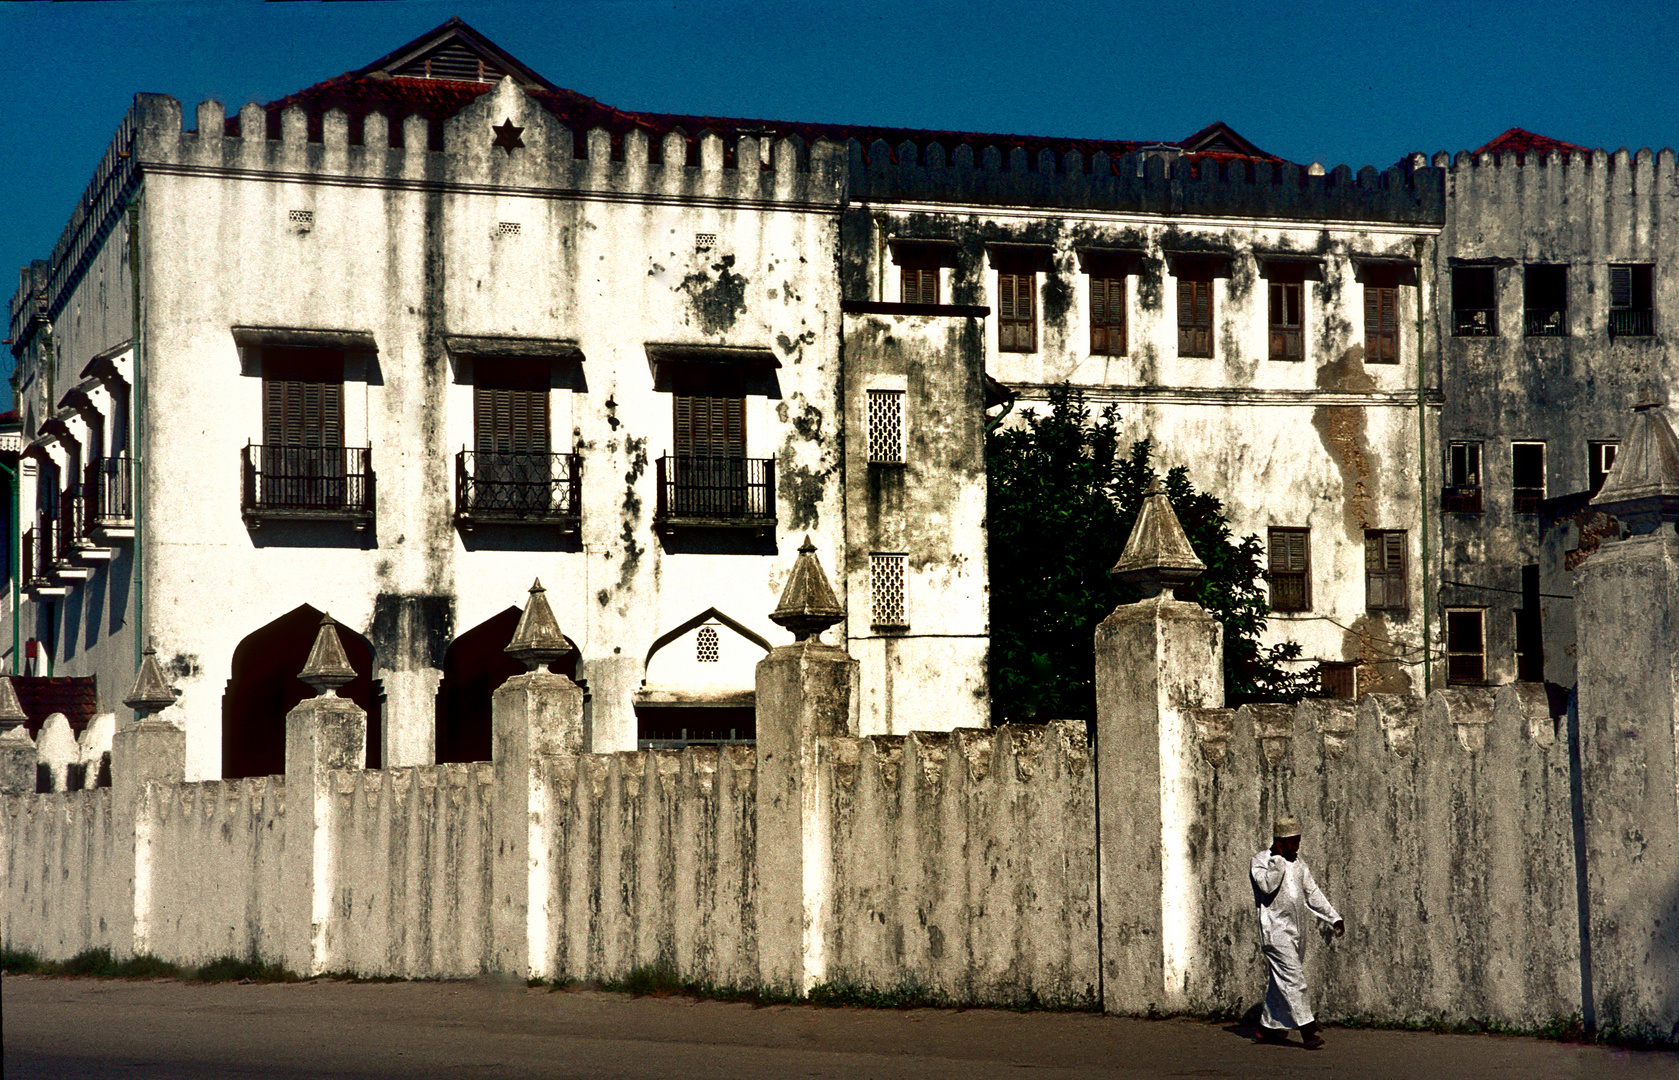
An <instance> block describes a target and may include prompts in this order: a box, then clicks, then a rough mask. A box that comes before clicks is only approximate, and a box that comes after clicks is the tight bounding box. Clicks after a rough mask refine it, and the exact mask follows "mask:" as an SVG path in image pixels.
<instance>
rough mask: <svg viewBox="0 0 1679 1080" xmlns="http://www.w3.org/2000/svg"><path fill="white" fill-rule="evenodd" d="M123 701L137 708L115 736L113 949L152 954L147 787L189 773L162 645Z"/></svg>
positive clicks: (143, 663) (149, 654)
mask: <svg viewBox="0 0 1679 1080" xmlns="http://www.w3.org/2000/svg"><path fill="white" fill-rule="evenodd" d="M122 703H123V704H124V705H127V706H128V707H129V708H130V709H133V710H134V722H133V723H130V724H126V725H123V726H121V727H118V728H117V731H116V733H115V734H114V735H112V736H111V818H112V822H111V824H112V835H114V836H116V837H118V838H119V841H118V847H119V850H118V856H117V857H118V860H119V862H120V864H121V865H120V866H119V867H118V872H117V874H116V875H115V876H116V879H117V880H118V881H119V882H120V883H121V884H120V885H119V886H118V888H119V889H120V890H121V891H122V893H123V895H122V896H121V897H120V898H119V897H112V898H111V903H110V905H109V909H110V910H111V911H112V912H113V916H112V917H113V919H114V920H115V922H116V925H114V926H112V927H111V942H112V949H111V951H112V953H113V954H119V959H120V958H122V957H123V956H132V955H134V954H136V953H148V952H151V907H152V889H151V881H152V819H151V811H150V804H149V802H148V800H147V798H146V789H147V787H148V786H149V785H152V784H179V783H183V782H185V780H186V775H187V733H186V727H185V725H184V724H183V723H181V720H182V719H184V717H182V716H181V708H180V706H179V705H177V704H175V691H174V689H173V688H171V687H170V685H169V684H168V682H166V681H165V680H164V677H163V668H162V667H161V666H160V665H159V664H158V662H157V650H156V649H154V648H151V647H150V646H148V647H147V649H146V651H145V654H144V655H143V656H142V657H141V660H140V670H139V671H137V672H135V675H134V685H133V686H132V687H130V688H129V691H128V694H127V696H126V697H124V698H123V701H122Z"/></svg>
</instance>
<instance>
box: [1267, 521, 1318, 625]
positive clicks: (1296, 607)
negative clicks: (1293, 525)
mask: <svg viewBox="0 0 1679 1080" xmlns="http://www.w3.org/2000/svg"><path fill="white" fill-rule="evenodd" d="M1311 535H1312V534H1311V530H1310V529H1272V530H1271V531H1270V536H1269V541H1270V542H1269V545H1268V547H1269V559H1268V563H1269V565H1268V567H1267V570H1268V573H1267V577H1269V578H1270V581H1271V610H1273V611H1309V610H1311V607H1312V574H1311V542H1310V541H1311Z"/></svg>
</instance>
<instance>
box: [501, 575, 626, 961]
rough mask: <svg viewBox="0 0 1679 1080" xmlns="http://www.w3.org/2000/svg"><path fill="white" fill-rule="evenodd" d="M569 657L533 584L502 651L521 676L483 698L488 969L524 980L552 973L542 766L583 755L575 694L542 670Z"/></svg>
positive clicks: (573, 687)
mask: <svg viewBox="0 0 1679 1080" xmlns="http://www.w3.org/2000/svg"><path fill="white" fill-rule="evenodd" d="M570 651H571V646H570V645H569V644H567V643H566V639H565V635H564V634H562V633H561V632H560V625H559V623H558V622H557V621H556V620H555V618H554V612H553V609H552V608H550V607H549V606H548V597H547V595H546V590H544V589H543V588H542V582H540V581H538V582H536V583H534V584H533V585H532V586H531V588H530V599H529V600H527V601H526V603H525V610H524V613H523V614H522V615H520V616H519V625H518V626H517V627H515V628H514V630H513V639H512V640H511V641H509V642H508V643H507V648H506V652H507V654H508V655H509V656H511V657H513V658H514V659H515V660H518V661H520V662H521V663H523V664H524V665H525V667H526V671H525V673H524V674H523V675H515V676H513V677H512V678H511V679H508V680H507V681H506V682H504V683H502V684H501V686H500V687H499V688H498V689H497V690H496V692H495V694H494V695H493V696H492V697H491V699H490V747H491V749H490V759H491V761H492V763H493V764H494V766H495V777H496V787H495V802H494V808H495V809H494V814H495V821H494V825H495V856H494V861H493V870H492V874H493V877H492V890H493V892H492V896H493V901H492V909H493V911H492V924H491V927H492V933H493V935H494V955H495V968H496V970H497V971H501V972H505V973H507V974H511V975H518V976H521V977H523V978H535V979H539V978H547V977H548V976H549V975H551V974H553V971H552V969H553V964H554V949H553V946H552V942H553V934H552V932H551V927H552V919H553V915H552V912H551V911H550V910H549V902H548V897H549V892H550V889H549V882H550V879H551V868H550V866H549V848H548V843H547V840H546V836H547V832H548V829H549V828H551V827H552V824H553V822H552V820H551V814H550V809H549V799H550V792H549V786H548V775H547V766H546V762H547V761H548V760H550V759H552V758H555V757H560V756H564V755H576V754H580V753H582V752H583V690H582V688H581V687H579V686H578V685H577V684H576V683H574V682H572V681H571V680H570V679H569V678H567V677H566V676H564V675H561V674H559V673H557V672H555V671H552V670H550V669H549V665H551V664H552V663H553V662H554V661H556V660H559V659H560V658H561V657H563V656H565V654H566V653H568V652H570ZM611 887H613V888H616V887H617V886H616V884H613V885H612V886H611Z"/></svg>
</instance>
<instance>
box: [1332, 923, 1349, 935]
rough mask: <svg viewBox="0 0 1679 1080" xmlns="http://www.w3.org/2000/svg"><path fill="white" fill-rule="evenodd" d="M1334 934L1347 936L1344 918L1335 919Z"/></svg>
mask: <svg viewBox="0 0 1679 1080" xmlns="http://www.w3.org/2000/svg"><path fill="white" fill-rule="evenodd" d="M1335 936H1336V937H1346V936H1347V920H1345V919H1336V920H1335Z"/></svg>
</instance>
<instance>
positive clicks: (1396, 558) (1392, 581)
mask: <svg viewBox="0 0 1679 1080" xmlns="http://www.w3.org/2000/svg"><path fill="white" fill-rule="evenodd" d="M1364 574H1365V606H1366V607H1369V608H1371V609H1372V610H1389V611H1396V610H1403V609H1404V608H1405V606H1406V596H1405V533H1404V532H1403V531H1393V532H1380V531H1374V530H1373V531H1371V532H1367V533H1365V534H1364Z"/></svg>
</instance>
